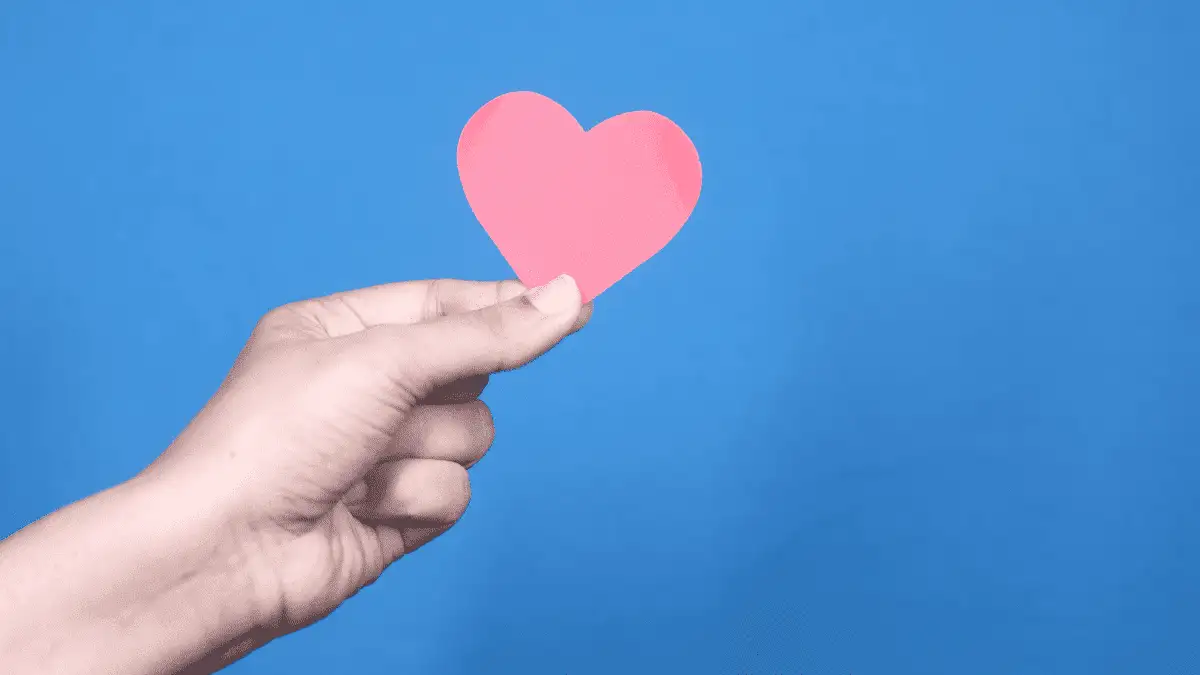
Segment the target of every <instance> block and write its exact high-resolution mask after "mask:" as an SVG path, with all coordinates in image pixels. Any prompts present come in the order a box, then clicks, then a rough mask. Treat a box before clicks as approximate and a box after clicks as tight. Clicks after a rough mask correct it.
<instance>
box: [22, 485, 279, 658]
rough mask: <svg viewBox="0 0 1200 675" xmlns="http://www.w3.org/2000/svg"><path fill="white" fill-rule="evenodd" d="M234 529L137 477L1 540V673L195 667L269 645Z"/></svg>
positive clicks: (173, 489)
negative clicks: (241, 648) (251, 645)
mask: <svg viewBox="0 0 1200 675" xmlns="http://www.w3.org/2000/svg"><path fill="white" fill-rule="evenodd" d="M230 527H231V526H230V525H229V524H228V521H226V520H225V519H223V517H222V514H219V513H216V512H213V511H211V510H206V509H205V508H204V507H203V502H202V501H193V500H190V499H188V498H187V495H185V494H180V493H179V488H178V487H177V486H172V485H168V484H167V483H166V482H164V481H162V480H160V479H158V478H157V477H151V476H143V477H139V478H137V479H134V480H132V481H130V482H128V483H124V484H122V485H119V486H117V487H115V488H112V489H110V490H106V491H104V492H102V493H99V494H97V495H94V496H92V497H89V498H87V499H85V500H83V501H80V502H77V503H75V504H72V505H70V506H68V507H66V508H64V509H61V510H59V511H57V512H55V513H53V514H51V515H49V516H47V517H46V518H43V519H42V520H40V521H38V522H36V523H34V524H33V525H31V526H29V527H28V528H26V529H24V530H22V531H21V532H18V533H17V534H16V535H13V537H11V538H10V539H8V540H6V541H4V542H2V543H0V604H4V605H5V606H6V611H5V612H4V615H5V618H3V619H0V655H3V656H0V663H3V664H4V666H5V667H4V668H0V670H3V671H4V672H6V673H14V675H15V674H17V673H23V672H31V673H32V672H38V673H41V672H64V673H68V672H70V673H75V672H78V673H84V672H87V673H122V674H130V675H137V674H138V673H163V672H197V668H196V666H197V665H199V666H200V669H203V667H204V665H203V664H206V663H207V664H212V665H213V668H212V669H215V667H219V666H220V665H223V661H224V660H225V659H224V654H225V652H227V651H228V650H230V649H231V648H232V649H236V648H237V646H238V645H244V644H246V643H247V642H248V641H252V640H260V641H265V640H263V639H261V638H259V637H258V636H260V635H262V634H263V629H264V627H265V626H266V623H267V622H266V620H265V619H266V617H263V616H260V614H259V610H258V607H256V602H255V598H257V597H260V595H259V594H258V593H256V592H255V589H254V588H252V585H253V579H254V578H255V575H253V574H250V573H249V572H250V568H249V566H250V565H251V564H252V558H253V556H252V555H250V554H249V552H248V551H245V550H243V549H242V548H241V544H240V543H239V539H238V537H237V536H236V533H235V532H230V531H229V529H230ZM8 608H12V610H13V611H9V610H8ZM210 670H211V669H210Z"/></svg>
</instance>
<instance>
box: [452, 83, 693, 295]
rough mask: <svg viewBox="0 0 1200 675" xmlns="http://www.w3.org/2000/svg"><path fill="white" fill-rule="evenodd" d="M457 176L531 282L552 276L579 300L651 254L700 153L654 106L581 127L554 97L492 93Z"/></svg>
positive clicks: (473, 123) (686, 212)
mask: <svg viewBox="0 0 1200 675" xmlns="http://www.w3.org/2000/svg"><path fill="white" fill-rule="evenodd" d="M458 175H459V178H460V179H461V180H462V185H463V191H464V192H465V193H466V196H467V202H468V203H469V204H470V205H471V210H472V211H473V212H474V213H475V217H476V218H478V219H479V222H480V224H482V225H483V228H484V230H486V231H487V233H488V236H489V237H491V239H492V241H493V242H494V243H495V244H496V247H497V248H499V249H500V253H501V255H503V256H504V259H505V260H507V261H508V264H509V265H511V266H512V268H513V271H514V272H516V274H517V276H518V277H519V278H520V279H521V281H522V282H523V283H524V284H525V285H527V286H531V287H532V286H539V285H541V284H543V283H545V282H547V281H550V280H551V279H553V278H554V277H556V276H558V275H560V274H564V273H565V274H570V275H571V276H572V277H574V278H575V281H576V283H577V284H579V290H580V292H581V293H582V294H583V299H584V301H585V302H586V301H588V300H591V299H593V298H595V297H596V296H598V295H600V294H601V293H603V292H604V291H605V290H607V289H608V288H609V287H611V286H612V285H613V284H615V283H616V282H617V281H619V280H620V279H621V278H622V277H624V276H625V275H627V274H629V273H630V272H632V271H633V270H634V269H635V268H637V267H638V266H639V265H641V264H642V263H644V262H646V261H647V260H649V259H650V258H651V257H653V256H654V255H655V254H656V253H658V252H659V251H660V250H662V248H663V247H664V246H666V245H667V243H668V242H669V241H671V239H672V238H674V236H675V235H676V234H677V233H678V232H679V230H680V228H682V227H683V224H684V222H686V221H687V219H688V217H689V216H691V214H692V210H693V209H694V208H695V207H696V201H697V200H698V199H699V198H700V178H701V172H700V157H699V155H698V154H697V152H696V147H695V146H694V145H692V142H691V140H690V139H688V137H687V135H686V134H684V133H683V130H682V129H680V128H679V127H678V126H676V125H675V123H674V122H672V121H671V120H669V119H667V118H666V117H663V116H662V115H659V114H657V113H652V112H647V111H638V112H630V113H625V114H623V115H618V116H616V117H612V118H609V119H607V120H605V121H604V122H601V123H600V124H598V125H596V126H595V127H593V128H592V129H591V130H590V131H585V130H584V129H583V127H582V126H580V124H579V122H578V121H576V120H575V118H574V117H573V116H572V115H571V113H569V112H567V110H566V109H565V108H563V107H562V106H561V105H559V104H558V103H555V102H554V101H553V100H551V99H549V98H547V97H545V96H542V95H541V94H535V93H533V92H528V91H519V92H513V93H509V94H504V95H502V96H498V97H496V98H494V99H492V100H491V101H489V102H488V103H487V104H485V105H484V106H483V107H482V108H480V109H479V110H478V111H477V112H476V113H475V114H474V115H472V116H471V119H470V120H469V121H468V122H467V125H466V127H465V128H464V129H463V131H462V135H461V136H460V137H459V140H458Z"/></svg>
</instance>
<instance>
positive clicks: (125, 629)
mask: <svg viewBox="0 0 1200 675" xmlns="http://www.w3.org/2000/svg"><path fill="white" fill-rule="evenodd" d="M590 315H591V305H590V303H589V304H587V305H583V304H582V303H581V299H580V295H579V291H578V289H577V287H576V286H575V283H574V282H573V281H572V280H571V279H570V278H569V277H560V278H559V279H557V280H555V281H554V282H551V283H549V284H547V285H546V286H543V287H540V288H537V289H532V290H527V289H526V288H525V287H524V286H522V285H521V284H519V283H517V282H515V281H504V282H466V281H456V280H438V281H420V282H405V283H396V284H389V285H384V286H376V287H372V288H366V289H362V290H358V291H352V292H347V293H339V294H336V295H332V296H329V297H325V298H319V299H315V300H308V301H304V302H299V303H294V304H291V305H287V306H284V307H280V308H279V309H276V310H273V311H271V312H270V313H268V314H267V315H266V316H265V317H264V318H263V319H262V320H261V321H260V322H259V324H258V326H257V327H256V328H255V330H254V332H253V334H252V336H251V338H250V340H249V342H248V343H247V344H246V347H245V349H244V350H243V351H242V353H241V354H240V355H239V356H238V358H237V361H236V363H235V364H234V366H233V369H232V370H231V372H230V373H229V376H228V377H227V378H226V380H225V382H224V383H223V384H222V386H221V387H220V389H219V390H218V392H217V393H216V395H214V396H213V398H212V399H211V400H210V401H209V402H208V404H207V405H206V406H205V407H204V409H203V410H202V411H201V412H200V413H199V415H197V416H196V418H195V419H194V420H193V421H192V423H191V424H190V425H189V426H188V427H187V428H186V429H185V430H184V431H183V433H182V434H180V436H179V437H178V438H177V439H176V440H175V441H174V442H173V443H172V444H171V446H170V447H169V448H168V449H167V450H166V451H165V452H164V453H163V454H162V455H161V456H160V457H159V458H158V459H157V460H155V461H154V463H152V464H151V465H150V466H149V467H147V468H146V469H145V470H144V471H142V472H141V473H140V474H138V475H137V476H136V477H134V478H133V479H131V480H129V481H127V482H125V483H122V484H120V485H118V486H116V487H113V488H111V489H109V490H106V491H104V492H101V493H99V494H96V495H93V496H91V497H88V498H86V499H84V500H82V501H79V502H76V503H74V504H71V505H69V506H67V507H65V508H63V509H60V510H59V511H56V512H55V513H52V514H50V515H48V516H46V517H45V518H43V519H41V520H39V521H37V522H36V523H33V524H32V525H30V526H28V527H26V528H25V529H23V530H21V531H20V532H17V533H16V534H14V535H12V536H11V537H9V538H8V539H5V540H4V541H3V542H0V607H3V608H4V611H2V612H0V672H4V673H7V674H9V675H24V674H26V673H29V674H32V673H39V674H40V673H89V674H90V673H98V674H99V673H105V674H107V673H113V674H117V673H119V674H121V675H139V674H146V675H149V674H155V675H158V674H162V673H189V674H191V673H210V672H213V671H215V670H218V669H220V668H222V667H224V666H226V665H228V664H229V663H232V662H233V661H235V660H237V659H238V658H240V657H241V656H243V655H245V654H246V653H248V652H249V651H251V650H254V649H256V648H258V647H261V646H262V645H264V644H266V643H267V642H269V641H271V640H273V639H275V638H277V637H280V636H282V635H285V634H287V633H291V632H294V631H297V630H299V629H301V628H304V627H305V626H308V625H310V624H312V623H313V622H315V621H318V620H320V619H321V618H323V617H325V616H326V615H328V614H329V613H330V612H332V611H333V610H334V609H336V608H337V607H338V606H339V605H340V604H341V603H342V602H344V601H345V600H346V599H347V598H349V597H350V596H352V595H354V594H355V593H357V592H358V591H359V590H360V589H362V588H363V587H365V586H367V585H369V584H371V583H372V582H374V581H375V580H376V579H377V578H379V576H380V574H382V573H383V571H384V570H385V569H386V568H387V567H388V566H389V565H390V564H392V563H393V562H395V561H396V560H398V559H400V558H401V557H403V556H404V555H407V554H409V553H411V552H413V551H415V550H416V549H418V548H420V547H421V546H423V545H424V544H426V543H428V542H429V541H430V540H432V539H433V538H435V537H437V536H438V535H439V534H441V533H442V532H445V531H446V530H447V529H448V528H449V527H450V526H452V525H453V524H454V523H455V522H456V521H457V520H458V519H459V517H461V516H462V514H463V512H464V510H465V509H466V507H467V503H468V501H469V500H470V481H469V479H468V474H467V468H468V467H470V466H471V465H472V464H474V463H475V462H477V461H479V459H480V458H481V457H482V456H483V454H484V452H486V451H487V449H488V446H490V445H491V442H492V439H493V437H494V433H495V432H494V427H493V423H492V418H491V413H490V412H489V411H488V409H487V406H486V405H484V404H483V402H481V401H480V400H479V399H478V397H479V395H480V393H481V392H482V391H483V388H484V386H485V385H486V384H487V381H488V376H489V375H490V374H492V373H495V372H499V371H504V370H511V369H514V368H518V367H520V366H522V365H524V364H526V363H528V362H529V361H531V360H533V359H535V358H537V357H538V356H540V355H542V354H544V353H545V352H546V351H547V350H549V349H551V348H552V347H553V346H554V345H556V344H558V343H559V342H560V341H561V340H562V339H563V338H565V337H566V336H567V335H569V334H571V333H573V332H575V331H577V330H579V329H580V328H582V327H583V325H584V324H585V323H586V322H587V320H588V318H589V316H590Z"/></svg>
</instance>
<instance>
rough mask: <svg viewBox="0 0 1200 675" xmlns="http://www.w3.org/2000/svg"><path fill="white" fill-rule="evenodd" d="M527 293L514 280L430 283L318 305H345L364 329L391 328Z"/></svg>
mask: <svg viewBox="0 0 1200 675" xmlns="http://www.w3.org/2000/svg"><path fill="white" fill-rule="evenodd" d="M523 292H525V285H524V284H522V283H521V282H519V281H516V280H513V279H506V280H503V281H466V280H462V279H427V280H421V281H400V282H395V283H389V284H380V285H378V286H368V287H366V288H360V289H357V290H353V291H343V292H340V293H334V294H333V295H328V296H325V297H323V298H317V299H316V300H315V301H314V302H319V303H323V304H324V303H341V304H344V305H345V306H346V307H347V308H349V309H350V310H351V311H352V312H354V314H355V315H357V316H358V317H359V319H360V320H361V321H362V323H363V326H364V328H369V327H371V326H382V325H389V324H398V325H410V324H414V323H420V322H422V321H428V320H430V319H436V318H438V317H442V316H450V315H453V314H462V313H465V312H473V311H475V310H478V309H483V308H484V307H488V306H490V305H494V304H496V303H498V302H504V301H505V300H508V299H510V298H515V297H517V296H518V295H520V294H521V293H523Z"/></svg>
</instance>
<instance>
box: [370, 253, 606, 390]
mask: <svg viewBox="0 0 1200 675" xmlns="http://www.w3.org/2000/svg"><path fill="white" fill-rule="evenodd" d="M582 309H583V304H582V297H581V296H580V292H579V288H578V286H576V285H575V280H574V279H572V278H571V277H570V276H567V275H562V276H560V277H558V278H556V279H554V280H553V281H551V282H549V283H547V284H545V285H544V286H538V287H536V288H531V289H529V290H528V291H525V292H524V293H522V294H521V295H519V296H517V297H515V298H512V299H510V300H506V301H504V302H501V303H498V304H495V305H491V306H489V307H485V308H483V309H479V310H476V311H473V312H467V313H463V314H455V315H451V316H445V317H441V318H438V319H435V320H433V321H428V322H424V323H418V324H413V325H409V326H402V327H400V326H392V327H380V328H381V329H385V330H387V333H386V334H385V333H383V331H382V330H381V331H380V335H379V338H380V346H381V347H382V348H383V349H385V350H386V351H387V352H390V354H389V357H388V358H387V361H388V362H389V363H390V364H392V366H393V367H398V368H399V369H401V372H400V373H398V374H399V375H400V376H401V378H402V379H405V380H408V381H409V382H411V383H413V384H414V385H415V386H416V387H417V389H418V390H419V391H420V392H422V393H424V392H427V391H429V390H432V389H433V388H435V387H439V386H444V385H447V384H450V383H451V382H455V381H457V380H461V379H462V378H465V377H471V376H477V375H486V374H490V373H494V372H498V371H502V370H512V369H514V368H519V367H521V366H523V365H525V364H527V363H529V362H530V361H532V360H534V359H536V358H537V357H539V356H541V355H542V354H544V353H546V352H547V351H549V350H550V349H551V348H552V347H554V346H555V345H556V344H558V343H559V342H560V341H562V339H563V338H565V337H566V336H567V335H569V334H571V333H572V332H574V331H575V330H576V329H577V326H576V323H577V320H578V319H579V318H580V312H581V311H582ZM369 330H372V331H373V330H375V329H369Z"/></svg>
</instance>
